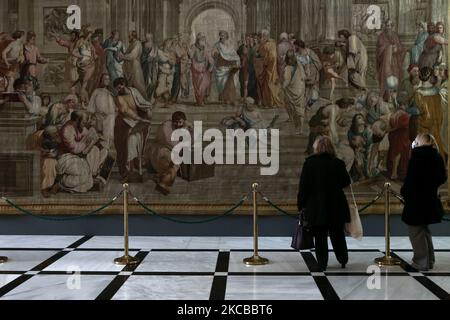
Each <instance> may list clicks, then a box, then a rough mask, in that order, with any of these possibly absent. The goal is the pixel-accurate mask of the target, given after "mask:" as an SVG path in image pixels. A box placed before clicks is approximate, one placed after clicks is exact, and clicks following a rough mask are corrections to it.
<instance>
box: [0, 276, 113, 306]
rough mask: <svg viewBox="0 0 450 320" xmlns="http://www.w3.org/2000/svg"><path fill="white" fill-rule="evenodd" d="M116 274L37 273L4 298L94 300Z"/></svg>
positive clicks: (3, 298)
mask: <svg viewBox="0 0 450 320" xmlns="http://www.w3.org/2000/svg"><path fill="white" fill-rule="evenodd" d="M113 278H114V276H104V275H102V276H91V275H89V276H86V275H80V276H79V275H37V276H34V277H32V278H31V279H29V280H27V281H25V282H24V283H23V284H21V285H20V286H18V287H17V288H15V289H13V290H12V291H10V292H8V293H7V294H6V295H4V296H3V297H2V298H1V299H2V300H94V299H95V298H97V296H98V295H99V294H100V293H101V292H102V291H103V289H105V288H106V286H108V284H109V283H110V282H111V281H112V280H113Z"/></svg>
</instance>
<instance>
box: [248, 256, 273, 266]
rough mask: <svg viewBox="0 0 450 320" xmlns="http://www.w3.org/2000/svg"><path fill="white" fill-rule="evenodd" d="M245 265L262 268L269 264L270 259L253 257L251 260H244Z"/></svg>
mask: <svg viewBox="0 0 450 320" xmlns="http://www.w3.org/2000/svg"><path fill="white" fill-rule="evenodd" d="M244 263H245V264H246V265H247V266H262V265H265V264H269V259H266V258H263V257H260V256H253V257H250V258H246V259H244Z"/></svg>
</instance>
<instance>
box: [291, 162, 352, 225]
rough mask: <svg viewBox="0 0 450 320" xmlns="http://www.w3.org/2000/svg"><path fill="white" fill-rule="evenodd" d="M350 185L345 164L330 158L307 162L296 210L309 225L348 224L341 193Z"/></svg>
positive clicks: (346, 206) (348, 215) (347, 207)
mask: <svg viewBox="0 0 450 320" xmlns="http://www.w3.org/2000/svg"><path fill="white" fill-rule="evenodd" d="M350 183H351V180H350V176H349V174H348V172H347V169H346V167H345V163H344V162H343V161H342V160H339V159H337V158H335V157H332V156H331V155H327V154H322V155H314V156H312V157H309V158H308V159H306V162H305V164H304V165H303V171H302V175H301V177H300V186H299V193H298V199H297V206H298V209H299V210H303V209H304V210H305V220H306V221H307V222H308V223H309V224H311V225H312V226H336V225H342V224H344V223H347V222H350V209H349V206H348V202H347V198H346V196H345V193H344V191H343V189H344V188H346V187H348V186H349V185H350Z"/></svg>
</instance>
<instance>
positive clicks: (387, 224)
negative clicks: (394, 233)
mask: <svg viewBox="0 0 450 320" xmlns="http://www.w3.org/2000/svg"><path fill="white" fill-rule="evenodd" d="M384 188H385V192H386V193H385V206H386V210H385V216H384V229H385V237H386V252H385V256H384V257H382V258H377V259H375V263H377V264H378V265H379V266H380V267H384V266H396V265H399V264H400V263H401V262H400V260H399V259H397V258H393V257H391V220H390V217H391V184H390V183H389V182H387V183H386V184H385V185H384Z"/></svg>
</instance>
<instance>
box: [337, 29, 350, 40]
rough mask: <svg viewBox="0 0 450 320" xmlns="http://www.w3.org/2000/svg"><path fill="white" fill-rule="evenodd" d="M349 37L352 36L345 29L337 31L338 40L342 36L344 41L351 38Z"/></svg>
mask: <svg viewBox="0 0 450 320" xmlns="http://www.w3.org/2000/svg"><path fill="white" fill-rule="evenodd" d="M351 35H352V34H351V33H350V31H348V30H345V29H343V30H339V31H338V38H340V37H341V36H344V37H345V39H348V38H350V37H351Z"/></svg>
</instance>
